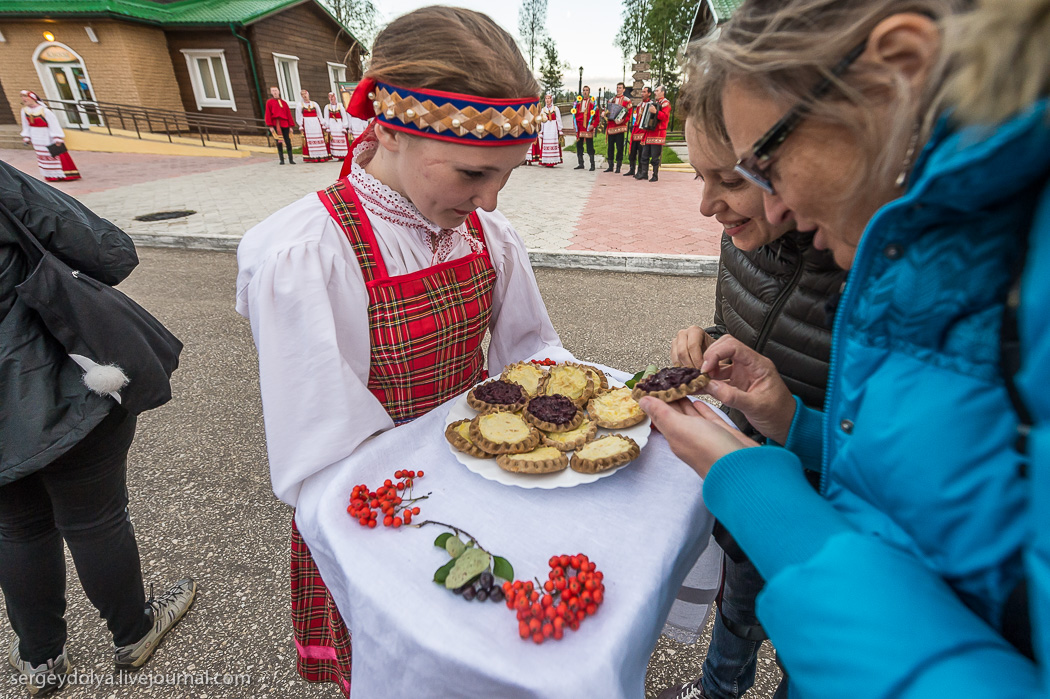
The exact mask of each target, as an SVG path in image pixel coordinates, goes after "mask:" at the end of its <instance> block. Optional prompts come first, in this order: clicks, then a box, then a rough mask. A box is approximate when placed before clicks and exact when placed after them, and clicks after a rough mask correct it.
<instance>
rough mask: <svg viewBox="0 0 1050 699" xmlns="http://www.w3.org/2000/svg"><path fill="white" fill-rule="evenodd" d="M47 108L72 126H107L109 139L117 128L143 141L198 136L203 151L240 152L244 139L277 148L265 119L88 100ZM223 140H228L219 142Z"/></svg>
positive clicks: (56, 102) (57, 103)
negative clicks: (225, 147) (224, 147)
mask: <svg viewBox="0 0 1050 699" xmlns="http://www.w3.org/2000/svg"><path fill="white" fill-rule="evenodd" d="M48 106H49V107H50V108H51V110H52V111H63V112H65V114H66V117H67V119H68V120H69V122H70V123H75V124H84V123H88V124H90V125H93V126H104V127H105V128H106V130H107V131H108V132H109V134H110V135H112V134H113V129H114V128H119V129H121V130H123V131H132V130H133V131H134V132H135V135H136V136H137V137H138V138H140V139H141V138H142V134H143V133H149V134H161V135H166V136H167V137H168V142H169V143H174V140H173V137H180V136H185V135H190V136H192V135H193V134H196V136H197V137H199V138H200V141H201V145H202V146H204V147H207V146H209V145H212V146H214V145H215V144H218V143H223V144H232V145H233V147H234V149H238V148H239V146H240V144H241V139H242V138H243V137H244V136H262V137H264V138H265V139H266V145H267V146H269V147H272V146H273V145H274V141H273V137H272V135H271V134H270V127H268V126H267V125H266V123H265V122H264V121H263V120H262V119H256V118H253V117H231V116H220V115H215V114H194V113H193V112H176V111H173V110H166V109H156V108H154V107H139V106H135V105H129V104H116V103H114V102H95V101H90V102H89V101H86V100H48ZM118 123H119V126H117V124H118ZM220 136H221V137H223V138H224V139H225V138H226V137H228V138H229V140H218V137H220Z"/></svg>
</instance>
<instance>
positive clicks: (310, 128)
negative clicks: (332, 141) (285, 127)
mask: <svg viewBox="0 0 1050 699" xmlns="http://www.w3.org/2000/svg"><path fill="white" fill-rule="evenodd" d="M299 94H300V95H301V96H302V99H301V100H299V104H298V106H297V107H296V108H295V123H296V124H298V125H299V131H301V132H302V134H303V162H306V163H323V162H325V161H328V160H331V159H332V156H331V155H330V154H329V153H328V144H327V143H325V140H324V123H323V122H322V121H321V118H322V114H321V105H319V104H317V102H312V101H310V93H309V92H307V91H306V90H300V91H299Z"/></svg>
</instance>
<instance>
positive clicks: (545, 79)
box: [540, 37, 566, 96]
mask: <svg viewBox="0 0 1050 699" xmlns="http://www.w3.org/2000/svg"><path fill="white" fill-rule="evenodd" d="M565 66H566V64H565V63H564V62H562V60H561V57H559V56H558V47H557V46H556V45H555V44H554V39H552V38H551V37H547V38H546V39H544V40H543V58H542V59H541V60H540V84H541V85H542V86H543V92H544V93H545V94H546V93H548V92H549V93H551V94H552V95H555V96H557V94H558V91H559V90H561V86H562V82H563V78H564V76H565Z"/></svg>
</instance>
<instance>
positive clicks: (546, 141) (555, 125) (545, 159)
mask: <svg viewBox="0 0 1050 699" xmlns="http://www.w3.org/2000/svg"><path fill="white" fill-rule="evenodd" d="M540 122H541V124H542V125H541V126H540V138H539V144H540V164H541V165H543V166H545V167H554V166H555V165H560V164H561V163H562V162H563V161H562V152H561V111H560V110H559V109H558V108H557V107H556V106H554V105H553V104H552V105H551V106H549V107H547V106H544V107H543V112H542V113H541V115H540Z"/></svg>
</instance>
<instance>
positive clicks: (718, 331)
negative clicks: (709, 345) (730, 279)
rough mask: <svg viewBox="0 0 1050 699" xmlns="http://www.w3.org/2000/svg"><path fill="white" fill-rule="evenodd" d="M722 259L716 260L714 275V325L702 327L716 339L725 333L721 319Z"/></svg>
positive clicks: (724, 325) (724, 326)
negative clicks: (715, 273) (716, 269)
mask: <svg viewBox="0 0 1050 699" xmlns="http://www.w3.org/2000/svg"><path fill="white" fill-rule="evenodd" d="M722 272H723V270H722V260H721V259H719V260H718V276H717V277H715V279H716V281H715V318H714V325H712V326H711V327H709V328H704V332H706V333H707V334H708V335H710V336H711V337H713V338H714V339H716V340H717V339H718V338H720V337H722V336H723V335H725V334H727V332H728V331H727V330H726V324H725V321H724V320H722V277H723V276H724V275H723V274H722Z"/></svg>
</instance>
